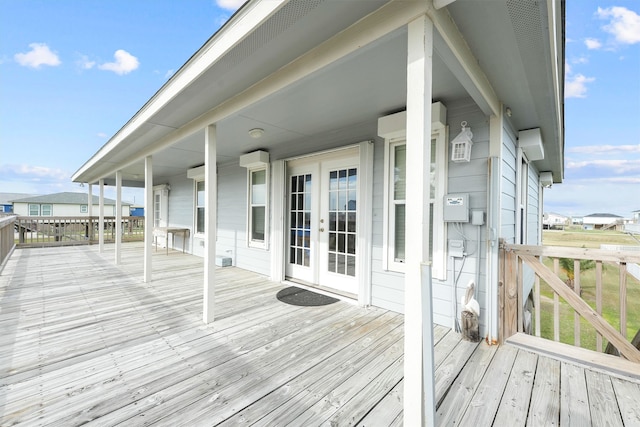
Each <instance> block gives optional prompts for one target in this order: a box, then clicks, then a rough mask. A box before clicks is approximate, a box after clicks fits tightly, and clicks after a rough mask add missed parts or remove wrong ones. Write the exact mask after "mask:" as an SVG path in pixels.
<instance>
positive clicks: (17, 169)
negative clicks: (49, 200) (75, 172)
mask: <svg viewBox="0 0 640 427" xmlns="http://www.w3.org/2000/svg"><path fill="white" fill-rule="evenodd" d="M7 175H9V176H13V177H16V178H19V179H28V180H31V181H40V180H43V179H54V180H67V179H69V177H70V174H69V173H68V172H67V171H64V170H62V169H57V168H49V167H46V166H31V165H26V164H21V165H14V164H4V165H0V176H4V177H5V178H6V176H7Z"/></svg>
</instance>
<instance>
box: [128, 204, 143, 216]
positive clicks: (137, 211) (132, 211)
mask: <svg viewBox="0 0 640 427" xmlns="http://www.w3.org/2000/svg"><path fill="white" fill-rule="evenodd" d="M129 215H130V216H144V206H138V205H131V206H130V207H129Z"/></svg>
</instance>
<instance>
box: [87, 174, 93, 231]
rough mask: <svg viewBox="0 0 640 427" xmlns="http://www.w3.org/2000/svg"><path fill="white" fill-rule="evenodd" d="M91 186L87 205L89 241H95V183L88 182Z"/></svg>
mask: <svg viewBox="0 0 640 427" xmlns="http://www.w3.org/2000/svg"><path fill="white" fill-rule="evenodd" d="M87 186H88V187H89V189H88V190H89V195H88V199H89V201H88V206H87V215H89V225H88V227H89V228H87V239H89V242H91V241H93V185H91V184H88V185H87Z"/></svg>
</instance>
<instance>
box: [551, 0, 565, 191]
mask: <svg viewBox="0 0 640 427" xmlns="http://www.w3.org/2000/svg"><path fill="white" fill-rule="evenodd" d="M562 8H563V2H562V1H560V0H549V1H548V2H547V19H548V28H549V40H550V41H551V49H550V50H551V52H550V54H551V65H552V66H551V72H552V74H553V89H554V101H555V102H554V103H555V108H556V112H557V113H556V117H557V123H556V126H557V130H558V144H559V145H560V149H559V150H558V154H559V156H560V162H559V164H560V177H559V182H562V180H563V179H564V117H563V112H564V106H563V102H564V66H565V65H564V64H565V55H564V40H563V34H564V29H563V28H562V27H563V25H564V16H563V13H562Z"/></svg>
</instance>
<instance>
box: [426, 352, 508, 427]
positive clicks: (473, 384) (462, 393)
mask: <svg viewBox="0 0 640 427" xmlns="http://www.w3.org/2000/svg"><path fill="white" fill-rule="evenodd" d="M496 350H497V347H495V346H493V347H490V346H488V345H486V344H484V343H482V344H480V345H479V348H478V349H477V350H476V351H475V352H474V353H473V354H472V355H471V357H470V358H469V361H468V362H467V364H466V365H465V366H464V368H463V369H462V371H461V372H460V375H458V377H457V378H456V380H455V381H454V382H453V384H452V385H451V387H450V388H449V390H448V391H447V394H446V396H445V397H444V398H443V400H442V403H441V404H440V407H439V409H438V411H437V412H436V413H437V420H438V423H439V424H440V425H459V424H460V420H461V418H462V417H463V416H464V413H465V411H466V409H467V406H468V405H469V404H470V402H471V400H472V398H473V396H474V394H475V392H476V388H477V387H478V385H479V384H481V383H482V379H483V377H484V375H485V373H486V372H487V369H488V367H489V364H490V363H491V361H492V359H493V356H494V355H495V352H496Z"/></svg>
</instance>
